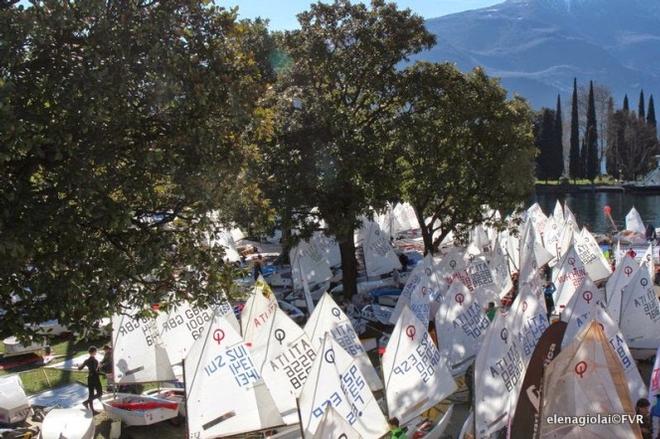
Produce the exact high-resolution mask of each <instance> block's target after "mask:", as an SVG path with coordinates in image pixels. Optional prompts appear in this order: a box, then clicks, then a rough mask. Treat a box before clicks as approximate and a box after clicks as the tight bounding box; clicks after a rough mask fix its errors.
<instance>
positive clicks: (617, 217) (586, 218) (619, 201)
mask: <svg viewBox="0 0 660 439" xmlns="http://www.w3.org/2000/svg"><path fill="white" fill-rule="evenodd" d="M558 198H559V199H560V201H562V202H566V203H567V204H568V207H570V209H571V210H572V211H573V213H574V214H575V217H576V218H577V220H578V222H579V224H580V225H587V228H588V229H589V230H590V231H592V232H596V233H605V232H607V231H609V229H611V226H610V225H609V221H608V220H607V219H606V218H605V215H604V213H603V208H604V207H605V206H610V207H611V208H612V218H613V219H614V222H615V223H616V225H617V227H618V228H619V230H623V228H624V225H625V218H626V214H627V213H628V212H629V211H630V209H632V207H633V206H634V207H635V209H637V211H638V212H639V214H640V215H641V216H642V219H643V220H644V224H649V223H651V224H653V225H654V226H655V227H660V195H642V194H628V193H622V192H585V193H579V194H565V195H557V194H537V195H536V196H535V197H534V199H533V200H532V201H537V202H538V203H539V205H540V206H541V208H543V211H544V212H545V214H546V215H550V214H551V213H552V211H553V209H554V207H555V203H556V202H557V199H558ZM608 226H609V227H608Z"/></svg>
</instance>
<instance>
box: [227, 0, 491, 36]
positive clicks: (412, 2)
mask: <svg viewBox="0 0 660 439" xmlns="http://www.w3.org/2000/svg"><path fill="white" fill-rule="evenodd" d="M330 1H331V0H326V2H330ZM502 1H503V0H397V1H396V3H397V4H398V5H399V7H401V8H410V9H412V10H413V11H414V12H416V13H417V14H419V15H421V16H422V17H424V18H435V17H440V16H442V15H447V14H453V13H455V12H461V11H466V10H469V9H478V8H485V7H487V6H492V5H494V4H497V3H501V2H502ZM311 3H314V2H313V1H311V0H216V4H218V5H220V6H225V7H230V6H238V8H239V16H240V18H256V17H261V18H267V19H269V20H270V28H271V29H272V30H289V29H295V28H297V27H298V21H297V20H296V14H298V13H299V12H302V11H304V10H305V9H307V7H308V6H309V5H310V4H311Z"/></svg>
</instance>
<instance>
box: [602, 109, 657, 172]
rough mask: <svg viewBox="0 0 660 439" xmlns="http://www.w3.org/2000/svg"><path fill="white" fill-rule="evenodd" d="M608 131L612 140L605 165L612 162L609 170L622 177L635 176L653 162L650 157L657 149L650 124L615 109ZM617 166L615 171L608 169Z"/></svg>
mask: <svg viewBox="0 0 660 439" xmlns="http://www.w3.org/2000/svg"><path fill="white" fill-rule="evenodd" d="M609 135H610V137H611V140H610V141H611V142H612V144H611V148H609V149H608V156H607V162H608V166H611V167H612V168H614V167H615V166H616V168H614V169H612V170H610V172H611V173H612V174H613V175H615V176H617V178H620V179H622V180H636V179H637V178H638V177H640V176H643V175H645V174H646V173H647V172H648V171H649V170H650V169H651V167H652V165H653V163H652V159H653V157H654V156H655V155H656V154H659V153H660V144H659V143H658V139H657V137H656V135H655V132H654V130H653V128H652V127H651V126H649V125H648V124H646V123H645V121H643V120H641V119H639V117H637V115H636V114H635V113H634V112H633V113H630V112H625V111H617V112H615V113H614V114H613V116H612V122H611V124H610V134H609ZM617 169H618V171H616V173H615V172H612V171H615V170H617ZM619 171H620V173H619Z"/></svg>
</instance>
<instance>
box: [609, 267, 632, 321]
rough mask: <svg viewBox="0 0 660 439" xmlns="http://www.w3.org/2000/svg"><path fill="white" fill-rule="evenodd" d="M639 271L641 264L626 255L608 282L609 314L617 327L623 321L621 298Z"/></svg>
mask: <svg viewBox="0 0 660 439" xmlns="http://www.w3.org/2000/svg"><path fill="white" fill-rule="evenodd" d="M638 269H639V264H638V263H637V262H636V261H635V259H634V258H633V257H632V256H630V255H629V254H626V255H625V256H624V257H623V259H621V261H620V262H618V263H617V265H616V269H615V270H614V273H613V274H612V276H610V278H609V279H608V280H607V284H605V293H606V303H607V312H608V313H609V315H610V317H612V319H614V321H615V322H616V324H617V325H618V324H619V320H620V319H621V298H622V294H623V289H624V288H625V287H626V285H628V284H629V283H630V281H631V280H632V278H633V275H634V274H635V273H636V272H637V270H638Z"/></svg>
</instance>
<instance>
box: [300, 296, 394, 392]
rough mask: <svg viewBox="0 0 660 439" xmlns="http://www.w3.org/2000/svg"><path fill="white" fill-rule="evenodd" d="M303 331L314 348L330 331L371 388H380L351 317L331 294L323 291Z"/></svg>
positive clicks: (380, 383)
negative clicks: (351, 358)
mask: <svg viewBox="0 0 660 439" xmlns="http://www.w3.org/2000/svg"><path fill="white" fill-rule="evenodd" d="M305 332H306V333H307V335H308V336H309V339H310V340H311V342H312V346H313V347H314V349H319V347H320V346H321V343H322V342H323V338H324V337H325V334H326V333H330V334H331V335H332V337H333V338H334V340H335V342H337V343H338V344H339V345H340V346H341V347H342V348H344V350H345V351H346V352H348V354H349V355H350V356H351V357H353V359H354V360H355V364H357V365H358V367H359V368H360V371H361V372H362V375H363V376H364V377H365V379H366V380H367V384H368V385H369V388H370V389H371V390H374V391H376V390H380V389H382V388H383V383H382V382H381V380H380V378H379V377H378V373H377V372H376V370H375V369H374V367H373V365H372V364H371V360H369V355H367V353H366V351H365V350H364V347H363V346H362V343H361V342H360V339H359V338H358V335H357V333H356V332H355V329H354V328H353V324H352V323H351V319H349V318H348V316H347V315H346V314H345V313H344V311H342V309H341V308H340V307H339V306H338V305H337V303H335V301H334V300H332V296H330V294H328V293H324V294H323V296H321V300H319V303H318V304H317V305H316V308H314V312H313V313H312V315H311V316H309V319H308V320H307V323H306V324H305Z"/></svg>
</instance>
